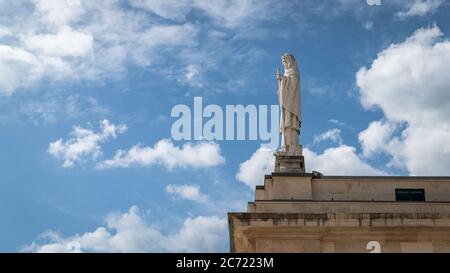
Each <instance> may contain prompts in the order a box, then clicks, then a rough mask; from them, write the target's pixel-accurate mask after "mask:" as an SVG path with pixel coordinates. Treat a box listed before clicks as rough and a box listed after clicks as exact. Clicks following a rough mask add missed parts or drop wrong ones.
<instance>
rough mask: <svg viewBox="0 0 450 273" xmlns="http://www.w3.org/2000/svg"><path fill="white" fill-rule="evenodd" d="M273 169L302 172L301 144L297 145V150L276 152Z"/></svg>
mask: <svg viewBox="0 0 450 273" xmlns="http://www.w3.org/2000/svg"><path fill="white" fill-rule="evenodd" d="M274 156H275V169H274V172H276V173H304V172H305V159H304V157H303V155H302V153H301V146H300V145H299V149H298V152H296V153H294V154H288V153H285V152H276V153H275V154H274Z"/></svg>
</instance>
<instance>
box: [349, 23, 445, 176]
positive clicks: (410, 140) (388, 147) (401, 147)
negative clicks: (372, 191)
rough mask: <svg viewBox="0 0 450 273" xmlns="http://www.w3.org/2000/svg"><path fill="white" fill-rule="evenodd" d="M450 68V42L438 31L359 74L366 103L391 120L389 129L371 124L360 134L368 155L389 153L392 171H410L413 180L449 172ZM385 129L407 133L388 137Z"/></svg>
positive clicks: (420, 34) (396, 47)
mask: <svg viewBox="0 0 450 273" xmlns="http://www.w3.org/2000/svg"><path fill="white" fill-rule="evenodd" d="M449 66H450V41H449V40H448V39H443V34H442V32H441V31H440V30H439V28H438V27H436V26H435V27H432V28H422V29H419V30H417V31H416V32H415V33H414V34H413V35H412V36H411V37H409V38H408V39H406V40H405V41H404V42H402V43H399V44H392V45H391V46H389V47H388V48H387V49H385V50H383V51H382V52H380V53H379V54H378V57H377V58H376V59H375V60H374V61H373V62H372V65H371V67H370V68H361V69H360V70H359V71H358V73H357V75H356V77H357V85H358V87H359V88H360V93H361V102H362V104H363V105H364V107H366V108H368V109H369V108H373V107H378V108H380V109H381V110H382V111H383V113H384V115H385V119H386V123H384V126H381V125H382V124H377V123H375V124H371V126H369V128H368V129H367V130H366V131H364V132H363V133H362V136H361V135H360V136H361V138H360V139H361V141H362V144H363V146H364V147H366V154H371V153H375V152H376V149H380V150H383V149H384V152H387V153H388V154H389V155H390V156H391V162H390V165H391V166H397V167H402V168H406V169H407V170H408V171H409V173H410V174H412V175H448V174H449V173H450V170H449V168H448V166H450V142H449V139H450V124H449V122H448V117H449V116H450V92H449V90H450V77H448V67H449ZM386 124H397V126H399V125H403V128H404V129H403V130H400V132H399V133H398V134H397V135H395V134H394V135H392V136H391V137H387V136H388V135H389V133H390V131H391V128H388V127H386V126H387V125H386ZM389 126H393V125H389ZM374 133H378V134H380V135H379V136H378V138H379V139H380V141H378V142H377V141H373V139H374V138H377V136H375V135H373V134H374ZM381 140H383V141H381ZM382 143H383V144H382ZM383 147H384V148H383Z"/></svg>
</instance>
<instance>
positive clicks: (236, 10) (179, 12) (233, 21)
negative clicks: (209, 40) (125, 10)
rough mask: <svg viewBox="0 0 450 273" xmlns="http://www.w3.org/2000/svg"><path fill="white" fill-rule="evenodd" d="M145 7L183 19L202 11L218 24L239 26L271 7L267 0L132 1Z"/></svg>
mask: <svg viewBox="0 0 450 273" xmlns="http://www.w3.org/2000/svg"><path fill="white" fill-rule="evenodd" d="M132 5H133V6H135V7H140V8H145V9H147V10H149V11H151V12H153V13H155V14H157V15H158V16H160V17H163V18H166V19H171V20H177V21H182V20H185V18H186V15H187V14H188V13H189V12H192V11H193V10H194V11H200V12H202V13H204V14H205V15H206V16H208V17H210V18H211V19H213V21H214V22H215V23H217V24H221V25H222V26H226V27H237V26H239V25H241V24H243V23H244V22H245V23H249V22H250V20H248V19H249V18H252V19H253V21H254V20H257V19H260V18H264V16H265V15H266V12H267V8H268V7H269V1H267V0H216V1H208V0H181V1H179V0H176V1H175V0H165V1H164V0H139V1H135V2H133V3H132Z"/></svg>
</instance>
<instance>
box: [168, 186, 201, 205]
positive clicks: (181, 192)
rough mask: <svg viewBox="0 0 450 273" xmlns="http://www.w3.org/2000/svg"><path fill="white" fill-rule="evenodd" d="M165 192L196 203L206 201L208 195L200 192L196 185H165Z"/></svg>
mask: <svg viewBox="0 0 450 273" xmlns="http://www.w3.org/2000/svg"><path fill="white" fill-rule="evenodd" d="M166 192H167V193H170V194H172V195H174V196H175V197H176V198H180V199H185V200H190V201H194V202H198V203H203V204H206V203H208V196H207V195H205V194H203V193H202V192H200V187H199V186H198V185H172V184H170V185H167V186H166Z"/></svg>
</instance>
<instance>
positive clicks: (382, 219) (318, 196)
mask: <svg viewBox="0 0 450 273" xmlns="http://www.w3.org/2000/svg"><path fill="white" fill-rule="evenodd" d="M277 162H278V161H277ZM301 163H302V164H303V160H302V161H301ZM277 164H279V163H277ZM281 164H283V163H281ZM275 169H276V170H280V168H275ZM449 215H450V177H388V176H380V177H361V176H323V175H321V174H320V173H317V172H313V173H304V172H298V171H297V172H296V171H292V170H291V171H290V170H289V169H285V171H283V172H280V171H275V172H274V173H272V174H271V175H266V176H265V180H264V185H263V186H257V187H256V191H255V201H254V202H249V203H248V208H247V212H242V213H229V215H228V218H229V228H230V248H231V252H379V251H381V252H450V216H449Z"/></svg>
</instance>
